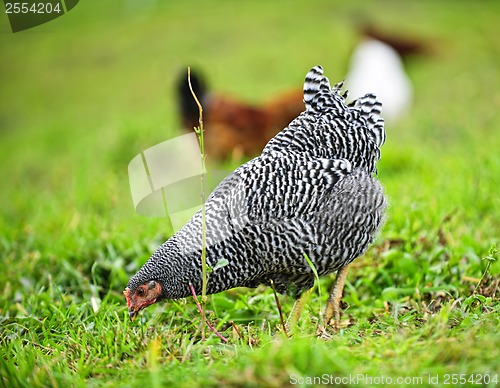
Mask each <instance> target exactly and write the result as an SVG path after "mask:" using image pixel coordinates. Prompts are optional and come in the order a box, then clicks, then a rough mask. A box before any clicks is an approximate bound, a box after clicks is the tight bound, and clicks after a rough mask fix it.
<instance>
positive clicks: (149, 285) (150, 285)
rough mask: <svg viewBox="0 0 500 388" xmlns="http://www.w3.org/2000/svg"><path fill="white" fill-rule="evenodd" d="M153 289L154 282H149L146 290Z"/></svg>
mask: <svg viewBox="0 0 500 388" xmlns="http://www.w3.org/2000/svg"><path fill="white" fill-rule="evenodd" d="M155 287H156V282H155V281H154V280H151V281H150V282H149V284H148V288H149V289H150V290H152V289H153V288H155Z"/></svg>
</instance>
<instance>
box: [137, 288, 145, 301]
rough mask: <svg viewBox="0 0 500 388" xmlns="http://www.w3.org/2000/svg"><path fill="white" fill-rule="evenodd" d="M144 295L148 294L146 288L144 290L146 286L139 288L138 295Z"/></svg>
mask: <svg viewBox="0 0 500 388" xmlns="http://www.w3.org/2000/svg"><path fill="white" fill-rule="evenodd" d="M144 295H146V290H144V288H142V287H141V288H139V289H137V296H138V297H140V298H142V297H143V296H144Z"/></svg>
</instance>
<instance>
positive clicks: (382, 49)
mask: <svg viewBox="0 0 500 388" xmlns="http://www.w3.org/2000/svg"><path fill="white" fill-rule="evenodd" d="M345 85H346V89H347V90H349V97H350V98H349V100H351V101H352V100H355V99H357V98H358V97H360V96H364V95H365V94H366V93H368V92H372V93H374V94H375V95H376V96H377V99H378V100H379V101H381V102H382V107H383V109H382V117H383V118H384V119H385V120H386V122H387V123H389V124H392V123H394V122H396V121H397V120H398V119H400V118H401V117H402V116H404V114H405V113H407V112H408V111H409V109H410V107H411V104H412V101H413V87H412V84H411V81H410V79H409V78H408V76H407V75H406V72H405V69H404V65H403V62H402V60H401V57H400V56H399V54H398V52H397V51H396V50H395V49H394V48H393V47H391V46H390V45H388V44H386V43H383V42H381V41H379V40H376V39H372V38H368V39H364V40H363V41H361V43H360V44H359V45H358V46H357V47H356V49H355V50H354V52H353V54H352V57H351V62H350V65H349V72H348V74H347V77H346V83H345Z"/></svg>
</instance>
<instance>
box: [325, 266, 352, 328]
mask: <svg viewBox="0 0 500 388" xmlns="http://www.w3.org/2000/svg"><path fill="white" fill-rule="evenodd" d="M349 266H350V264H347V265H346V266H344V267H342V268H340V269H339V270H338V271H337V277H336V278H335V283H334V284H333V288H332V291H331V292H330V296H329V297H328V300H327V301H326V309H325V317H324V318H325V321H324V324H325V326H328V325H329V324H330V320H331V319H332V317H333V319H334V322H333V328H334V329H335V330H339V329H340V300H341V299H342V292H343V290H344V283H345V279H346V277H347V272H348V271H349Z"/></svg>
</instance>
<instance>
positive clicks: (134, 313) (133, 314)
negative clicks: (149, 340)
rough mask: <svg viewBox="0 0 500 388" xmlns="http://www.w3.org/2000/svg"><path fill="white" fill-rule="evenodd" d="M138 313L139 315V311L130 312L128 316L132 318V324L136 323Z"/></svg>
mask: <svg viewBox="0 0 500 388" xmlns="http://www.w3.org/2000/svg"><path fill="white" fill-rule="evenodd" d="M138 313H139V310H130V311H129V312H128V316H129V317H130V322H134V320H135V318H136V317H137V314H138Z"/></svg>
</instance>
